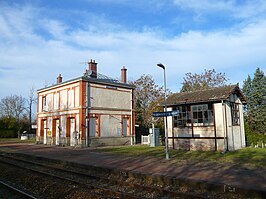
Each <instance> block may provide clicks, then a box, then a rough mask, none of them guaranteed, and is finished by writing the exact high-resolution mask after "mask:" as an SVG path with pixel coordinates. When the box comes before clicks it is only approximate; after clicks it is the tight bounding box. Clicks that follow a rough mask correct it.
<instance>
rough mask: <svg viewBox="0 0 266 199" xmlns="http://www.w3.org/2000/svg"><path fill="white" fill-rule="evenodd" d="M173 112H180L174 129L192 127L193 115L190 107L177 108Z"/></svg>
mask: <svg viewBox="0 0 266 199" xmlns="http://www.w3.org/2000/svg"><path fill="white" fill-rule="evenodd" d="M173 110H178V111H179V114H178V116H174V121H173V122H174V127H186V126H191V114H190V107H189V106H177V107H174V108H173Z"/></svg>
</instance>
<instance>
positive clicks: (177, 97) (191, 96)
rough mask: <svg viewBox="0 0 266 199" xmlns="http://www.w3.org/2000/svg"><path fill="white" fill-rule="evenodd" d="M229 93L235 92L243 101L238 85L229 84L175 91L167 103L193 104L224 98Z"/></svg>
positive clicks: (227, 96)
mask: <svg viewBox="0 0 266 199" xmlns="http://www.w3.org/2000/svg"><path fill="white" fill-rule="evenodd" d="M231 94H237V96H239V98H240V99H241V101H242V102H245V97H244V95H243V94H242V92H241V91H240V88H239V87H238V85H230V86H224V87H215V88H211V89H206V90H200V91H193V92H182V93H175V94H173V95H171V96H169V97H168V99H167V105H168V106H171V105H179V104H194V103H200V102H215V101H220V100H226V99H228V98H229V96H230V95H231Z"/></svg>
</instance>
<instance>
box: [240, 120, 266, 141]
mask: <svg viewBox="0 0 266 199" xmlns="http://www.w3.org/2000/svg"><path fill="white" fill-rule="evenodd" d="M245 133H246V143H247V146H252V145H253V146H254V145H256V144H258V143H259V145H261V143H262V142H263V143H264V144H265V143H266V135H264V134H262V133H258V132H255V131H252V130H251V129H250V128H249V125H248V124H247V123H246V122H245Z"/></svg>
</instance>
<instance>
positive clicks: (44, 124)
mask: <svg viewBox="0 0 266 199" xmlns="http://www.w3.org/2000/svg"><path fill="white" fill-rule="evenodd" d="M43 143H44V144H47V121H46V120H44V121H43Z"/></svg>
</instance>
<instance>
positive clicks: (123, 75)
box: [121, 66, 127, 84]
mask: <svg viewBox="0 0 266 199" xmlns="http://www.w3.org/2000/svg"><path fill="white" fill-rule="evenodd" d="M121 82H122V83H124V84H126V83H127V69H126V67H125V66H123V67H122V69H121Z"/></svg>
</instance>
